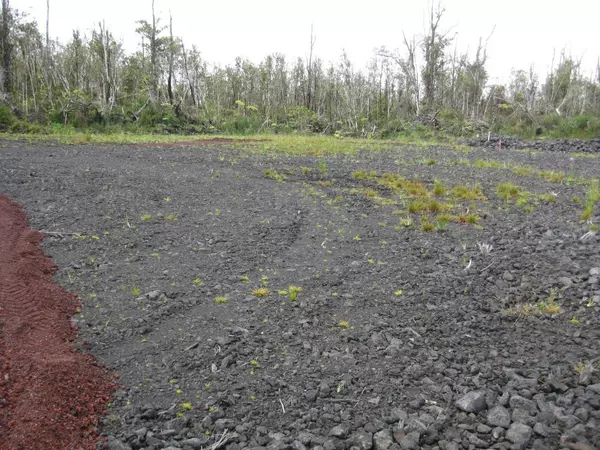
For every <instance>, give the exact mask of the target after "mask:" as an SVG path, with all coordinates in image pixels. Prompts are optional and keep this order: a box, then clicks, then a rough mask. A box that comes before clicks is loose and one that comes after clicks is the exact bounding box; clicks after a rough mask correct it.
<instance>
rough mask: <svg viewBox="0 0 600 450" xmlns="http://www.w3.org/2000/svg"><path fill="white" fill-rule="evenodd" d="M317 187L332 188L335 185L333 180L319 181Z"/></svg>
mask: <svg viewBox="0 0 600 450" xmlns="http://www.w3.org/2000/svg"><path fill="white" fill-rule="evenodd" d="M317 185H318V186H321V187H331V186H332V185H333V183H332V182H331V180H327V181H321V180H319V181H317Z"/></svg>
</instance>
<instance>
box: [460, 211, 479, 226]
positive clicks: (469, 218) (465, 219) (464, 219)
mask: <svg viewBox="0 0 600 450" xmlns="http://www.w3.org/2000/svg"><path fill="white" fill-rule="evenodd" d="M458 220H459V222H461V223H470V224H476V223H477V222H479V221H480V220H481V217H479V216H478V215H477V214H475V213H470V214H465V215H462V216H459V218H458Z"/></svg>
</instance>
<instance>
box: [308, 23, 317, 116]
mask: <svg viewBox="0 0 600 450" xmlns="http://www.w3.org/2000/svg"><path fill="white" fill-rule="evenodd" d="M316 41H317V38H316V36H315V35H314V30H313V25H312V24H311V26H310V52H309V55H308V62H307V64H306V107H307V108H308V109H312V107H313V87H314V82H313V78H314V74H313V51H314V48H315V42H316Z"/></svg>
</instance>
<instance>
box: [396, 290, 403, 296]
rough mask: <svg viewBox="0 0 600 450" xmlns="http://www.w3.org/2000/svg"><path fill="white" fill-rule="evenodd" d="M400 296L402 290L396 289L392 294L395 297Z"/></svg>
mask: <svg viewBox="0 0 600 450" xmlns="http://www.w3.org/2000/svg"><path fill="white" fill-rule="evenodd" d="M402 294H404V291H403V290H402V289H398V290H397V291H396V292H394V295H395V296H396V297H400V296H401V295H402Z"/></svg>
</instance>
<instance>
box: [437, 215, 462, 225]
mask: <svg viewBox="0 0 600 450" xmlns="http://www.w3.org/2000/svg"><path fill="white" fill-rule="evenodd" d="M436 219H437V221H438V222H446V223H450V222H457V221H458V217H457V216H454V215H452V214H438V216H437V217H436Z"/></svg>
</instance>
